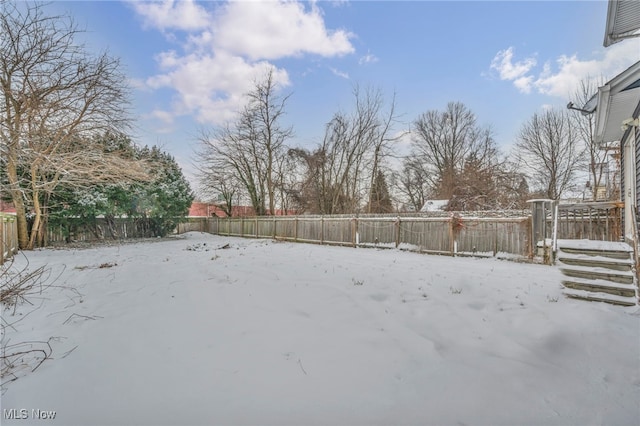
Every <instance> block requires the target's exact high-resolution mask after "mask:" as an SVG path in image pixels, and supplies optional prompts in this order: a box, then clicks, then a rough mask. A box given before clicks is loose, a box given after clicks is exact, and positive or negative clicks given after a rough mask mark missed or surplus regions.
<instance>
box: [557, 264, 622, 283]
mask: <svg viewBox="0 0 640 426" xmlns="http://www.w3.org/2000/svg"><path fill="white" fill-rule="evenodd" d="M560 271H561V272H562V273H563V274H564V275H566V276H568V277H575V278H585V279H588V280H606V281H611V282H614V283H619V284H633V283H634V275H633V272H631V271H629V272H626V271H613V270H611V269H607V268H599V267H586V266H577V265H574V266H571V267H561V268H560Z"/></svg>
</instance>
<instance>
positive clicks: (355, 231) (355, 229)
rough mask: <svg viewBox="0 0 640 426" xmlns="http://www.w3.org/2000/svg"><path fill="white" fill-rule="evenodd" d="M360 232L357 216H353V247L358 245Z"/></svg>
mask: <svg viewBox="0 0 640 426" xmlns="http://www.w3.org/2000/svg"><path fill="white" fill-rule="evenodd" d="M357 233H358V219H357V218H356V217H352V218H351V245H352V246H353V247H357V246H358V242H357V240H356V235H357Z"/></svg>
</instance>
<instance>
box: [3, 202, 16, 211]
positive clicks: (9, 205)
mask: <svg viewBox="0 0 640 426" xmlns="http://www.w3.org/2000/svg"><path fill="white" fill-rule="evenodd" d="M0 213H5V214H16V208H15V207H13V204H12V203H8V202H6V201H2V200H0Z"/></svg>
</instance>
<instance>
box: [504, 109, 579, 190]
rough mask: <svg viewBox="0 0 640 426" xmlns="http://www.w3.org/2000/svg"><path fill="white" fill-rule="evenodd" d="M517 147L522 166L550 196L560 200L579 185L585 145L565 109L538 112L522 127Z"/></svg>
mask: <svg viewBox="0 0 640 426" xmlns="http://www.w3.org/2000/svg"><path fill="white" fill-rule="evenodd" d="M515 147H516V149H517V155H518V156H519V158H520V159H521V162H522V167H523V168H524V170H526V171H527V174H528V175H529V176H530V177H531V179H532V181H533V182H534V183H535V184H537V185H538V187H539V188H540V189H541V190H542V191H543V192H544V194H545V196H546V197H547V198H550V199H552V200H557V199H559V198H560V197H561V196H562V195H563V194H564V193H565V192H566V191H567V190H570V189H572V188H573V187H574V186H575V181H574V178H575V175H576V172H577V171H578V170H579V168H580V167H581V164H582V162H583V158H584V148H583V145H582V144H581V142H580V138H579V135H578V130H577V129H576V127H575V123H574V121H573V120H571V118H570V117H569V115H568V113H566V112H565V111H562V110H557V109H548V110H545V111H543V112H542V113H536V114H534V115H533V117H531V119H530V120H529V121H528V122H527V123H525V124H524V125H523V126H522V128H521V130H520V134H519V136H518V141H517V143H516V145H515Z"/></svg>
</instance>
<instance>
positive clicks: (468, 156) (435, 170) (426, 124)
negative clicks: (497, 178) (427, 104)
mask: <svg viewBox="0 0 640 426" xmlns="http://www.w3.org/2000/svg"><path fill="white" fill-rule="evenodd" d="M412 135H413V140H412V152H411V157H413V158H415V159H416V160H415V161H414V162H413V163H412V167H413V168H420V169H421V170H420V174H419V176H421V178H422V179H427V180H428V181H429V185H430V186H431V188H432V191H433V194H434V195H435V196H436V197H439V198H442V199H451V198H453V197H454V196H456V195H457V194H456V192H457V190H458V183H459V178H460V176H461V174H462V173H463V171H464V167H465V162H467V161H470V160H471V161H473V162H474V168H475V169H478V170H479V169H482V170H484V171H485V172H491V173H492V172H493V170H494V169H495V168H496V167H498V166H499V162H498V161H497V154H498V152H497V148H496V145H495V141H494V139H493V132H492V130H491V129H490V128H483V127H481V126H479V125H478V124H477V121H476V117H475V114H473V112H472V111H471V110H469V109H468V108H467V107H466V106H465V105H464V104H462V103H460V102H450V103H449V104H447V107H446V109H445V110H444V111H437V110H431V111H427V112H426V113H424V114H422V115H421V116H420V117H418V119H417V120H415V122H414V130H413V132H412Z"/></svg>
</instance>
